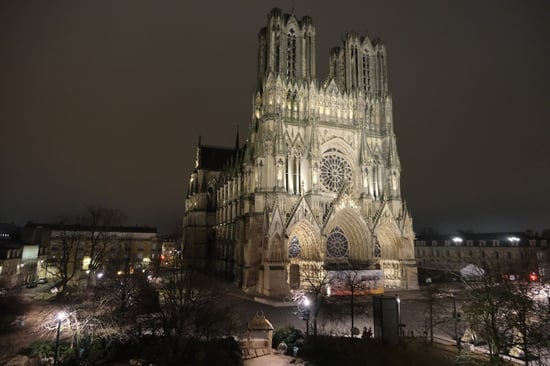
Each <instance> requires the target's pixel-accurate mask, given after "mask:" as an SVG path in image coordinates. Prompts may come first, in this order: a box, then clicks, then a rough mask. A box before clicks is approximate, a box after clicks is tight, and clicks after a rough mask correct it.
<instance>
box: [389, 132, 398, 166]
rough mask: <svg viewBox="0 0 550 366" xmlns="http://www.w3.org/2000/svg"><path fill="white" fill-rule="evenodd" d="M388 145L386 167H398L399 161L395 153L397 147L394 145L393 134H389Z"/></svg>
mask: <svg viewBox="0 0 550 366" xmlns="http://www.w3.org/2000/svg"><path fill="white" fill-rule="evenodd" d="M389 139H390V141H389V146H388V168H398V169H399V168H400V167H401V162H400V161H399V156H398V155H397V148H396V146H395V135H390V136H389Z"/></svg>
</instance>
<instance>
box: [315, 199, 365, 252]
mask: <svg viewBox="0 0 550 366" xmlns="http://www.w3.org/2000/svg"><path fill="white" fill-rule="evenodd" d="M337 227H339V228H340V229H341V230H342V231H343V233H344V234H345V236H346V238H347V239H348V243H349V259H350V260H355V261H366V260H369V259H372V239H371V235H370V230H369V228H368V226H367V223H366V222H365V220H364V219H363V217H362V216H361V212H359V210H357V209H355V208H351V207H345V208H342V209H337V210H336V211H335V213H334V214H333V216H332V218H331V219H330V220H329V222H328V223H327V225H326V227H325V229H324V230H323V234H324V235H326V237H327V238H328V235H329V234H330V233H332V232H333V231H334V229H335V228H337ZM325 247H326V242H325Z"/></svg>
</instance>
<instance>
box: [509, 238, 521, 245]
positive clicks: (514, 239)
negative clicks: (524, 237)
mask: <svg viewBox="0 0 550 366" xmlns="http://www.w3.org/2000/svg"><path fill="white" fill-rule="evenodd" d="M508 241H509V242H510V243H512V244H515V243H517V242H519V238H518V237H517V236H509V237H508Z"/></svg>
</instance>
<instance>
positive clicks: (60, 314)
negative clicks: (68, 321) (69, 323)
mask: <svg viewBox="0 0 550 366" xmlns="http://www.w3.org/2000/svg"><path fill="white" fill-rule="evenodd" d="M66 317H67V313H66V312H64V311H60V312H59V313H57V315H56V316H55V318H56V319H57V320H58V321H62V320H63V319H65V318H66Z"/></svg>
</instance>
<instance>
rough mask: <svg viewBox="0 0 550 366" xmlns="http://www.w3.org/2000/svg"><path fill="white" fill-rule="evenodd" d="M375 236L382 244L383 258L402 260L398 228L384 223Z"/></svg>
mask: <svg viewBox="0 0 550 366" xmlns="http://www.w3.org/2000/svg"><path fill="white" fill-rule="evenodd" d="M375 234H376V237H377V238H378V241H379V242H380V249H381V251H382V258H384V259H400V257H401V247H402V245H401V239H400V235H399V234H398V229H397V227H395V225H392V224H390V223H384V224H382V225H381V226H380V227H379V228H378V229H377V230H376V233H375Z"/></svg>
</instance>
